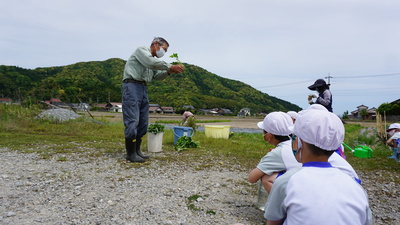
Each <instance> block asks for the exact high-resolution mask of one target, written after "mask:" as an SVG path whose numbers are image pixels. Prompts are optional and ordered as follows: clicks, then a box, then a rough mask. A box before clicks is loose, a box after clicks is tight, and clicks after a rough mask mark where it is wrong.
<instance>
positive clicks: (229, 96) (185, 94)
mask: <svg viewBox="0 0 400 225" xmlns="http://www.w3.org/2000/svg"><path fill="white" fill-rule="evenodd" d="M125 62H126V61H125V60H123V59H119V58H110V59H107V60H104V61H89V62H77V63H74V64H70V65H66V66H55V67H38V68H35V69H24V68H20V67H17V66H5V65H1V66H0V90H1V92H0V94H2V95H3V97H10V98H13V99H21V101H23V102H24V101H25V102H26V101H30V102H37V101H42V100H46V99H50V98H52V97H56V98H60V99H61V100H62V101H63V102H78V98H79V99H81V100H82V101H84V102H88V103H90V104H94V103H106V102H109V101H110V102H121V85H122V75H123V70H124V66H125ZM184 66H185V71H184V72H183V73H182V74H172V75H171V76H169V77H167V78H166V79H164V80H161V81H160V80H153V81H152V82H150V83H149V84H148V86H147V88H148V94H149V100H150V102H151V103H156V104H160V105H165V106H172V107H174V108H180V107H182V106H183V105H192V106H194V107H195V108H197V109H200V108H228V109H231V110H232V111H238V110H240V109H241V108H250V109H251V110H252V112H264V113H268V112H271V111H289V110H293V111H299V110H301V108H300V107H298V106H297V105H294V104H292V103H290V102H288V101H285V100H282V99H279V98H276V97H273V96H270V95H268V94H266V93H263V92H261V91H259V90H256V89H255V88H253V87H251V86H250V85H248V84H246V83H244V82H241V81H236V80H232V79H228V78H224V77H221V76H218V75H216V74H214V73H211V72H209V71H207V70H206V69H204V68H201V67H199V66H195V65H191V64H187V63H184Z"/></svg>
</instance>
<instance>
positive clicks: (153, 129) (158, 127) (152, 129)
mask: <svg viewBox="0 0 400 225" xmlns="http://www.w3.org/2000/svg"><path fill="white" fill-rule="evenodd" d="M164 128H165V126H164V125H162V124H158V123H153V124H150V125H149V128H148V129H147V131H148V132H149V133H153V134H158V133H162V132H164Z"/></svg>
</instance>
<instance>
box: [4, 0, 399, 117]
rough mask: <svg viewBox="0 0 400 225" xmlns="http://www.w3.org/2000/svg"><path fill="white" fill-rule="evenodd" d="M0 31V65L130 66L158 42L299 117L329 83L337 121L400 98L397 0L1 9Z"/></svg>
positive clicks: (77, 1) (95, 3)
mask: <svg viewBox="0 0 400 225" xmlns="http://www.w3.org/2000/svg"><path fill="white" fill-rule="evenodd" d="M0 30H1V33H0V65H14V66H19V67H23V68H29V69H34V68H37V67H50V66H64V65H69V64H74V63H77V62H83V61H103V60H107V59H109V58H121V59H124V60H126V59H128V57H129V56H130V54H131V53H132V52H133V51H134V50H135V48H136V47H138V46H143V45H144V46H149V45H150V42H151V40H152V39H153V37H155V36H161V37H164V38H165V39H167V41H168V42H169V43H170V48H169V51H168V53H167V54H166V56H169V55H170V54H171V53H178V54H179V58H180V59H181V61H183V62H186V63H189V64H194V65H197V66H200V67H202V68H204V69H206V70H208V71H209V72H212V73H214V74H216V75H219V76H222V77H225V78H229V79H233V80H238V81H241V82H244V83H246V84H249V85H251V86H252V87H254V88H256V89H258V90H260V91H262V92H264V93H267V94H269V95H271V96H275V97H277V98H280V99H284V100H287V101H289V102H292V103H294V104H296V105H298V106H300V107H302V108H306V107H307V106H308V104H307V95H308V94H310V93H312V91H310V90H308V89H307V87H308V86H309V85H311V84H313V83H314V81H315V80H316V79H318V78H325V77H328V76H331V77H332V78H331V79H330V83H331V91H332V94H333V110H334V113H336V114H338V115H342V114H343V112H344V111H346V110H348V111H349V112H351V111H353V110H355V109H356V107H357V106H359V105H361V104H364V105H366V106H368V107H370V108H371V107H376V108H378V106H379V105H380V104H381V103H386V102H392V101H394V100H396V99H399V98H400V91H399V84H400V1H399V0H379V1H378V0H373V1H372V0H323V1H321V0H287V1H285V0H274V1H271V0H248V1H244V0H199V1H190V0H172V1H168V0H164V1H158V0H157V1H152V0H146V1H139V0H114V1H109V0H15V1H11V0H0ZM163 59H164V60H165V61H168V62H171V61H172V60H171V59H170V58H169V57H164V58H163ZM326 81H328V79H326Z"/></svg>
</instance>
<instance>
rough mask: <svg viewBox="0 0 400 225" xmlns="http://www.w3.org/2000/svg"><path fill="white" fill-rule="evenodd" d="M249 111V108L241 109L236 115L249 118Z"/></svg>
mask: <svg viewBox="0 0 400 225" xmlns="http://www.w3.org/2000/svg"><path fill="white" fill-rule="evenodd" d="M250 115H251V114H250V109H249V108H242V109H241V110H240V111H239V113H238V117H246V116H250Z"/></svg>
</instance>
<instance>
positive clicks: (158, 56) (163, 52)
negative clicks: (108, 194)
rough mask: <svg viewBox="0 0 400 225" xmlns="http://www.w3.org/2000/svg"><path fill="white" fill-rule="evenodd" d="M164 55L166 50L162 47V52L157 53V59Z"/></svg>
mask: <svg viewBox="0 0 400 225" xmlns="http://www.w3.org/2000/svg"><path fill="white" fill-rule="evenodd" d="M164 54H165V50H164V48H162V47H161V46H160V50H158V51H156V55H157V58H161V57H163V56H164Z"/></svg>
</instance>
